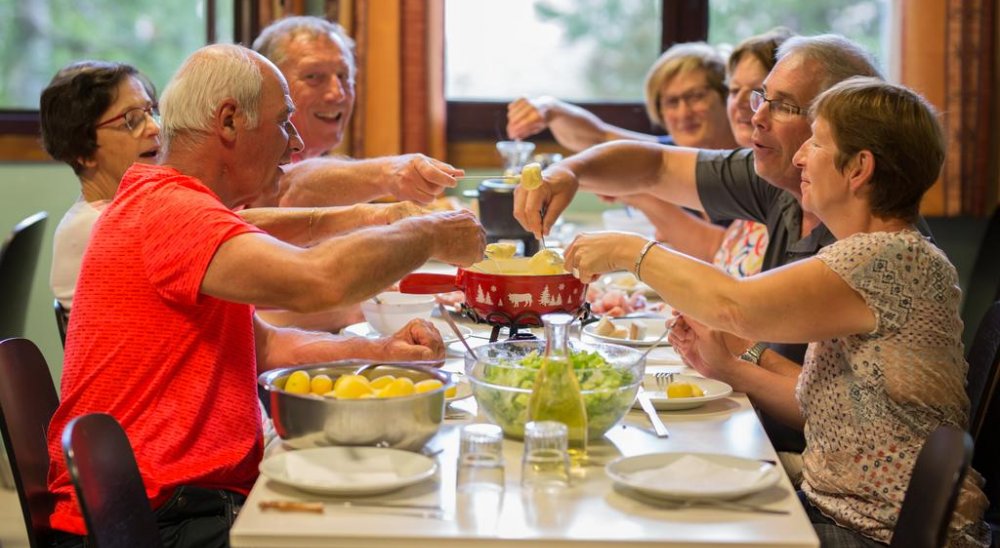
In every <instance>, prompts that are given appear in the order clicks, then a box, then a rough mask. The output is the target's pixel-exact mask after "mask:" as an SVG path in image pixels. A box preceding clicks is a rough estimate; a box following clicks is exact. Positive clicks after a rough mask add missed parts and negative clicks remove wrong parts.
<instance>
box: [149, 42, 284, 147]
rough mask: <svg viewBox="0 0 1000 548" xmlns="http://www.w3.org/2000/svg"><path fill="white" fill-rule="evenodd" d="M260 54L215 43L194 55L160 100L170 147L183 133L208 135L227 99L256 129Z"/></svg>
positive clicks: (165, 139) (166, 137)
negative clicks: (231, 101)
mask: <svg viewBox="0 0 1000 548" xmlns="http://www.w3.org/2000/svg"><path fill="white" fill-rule="evenodd" d="M260 61H264V62H265V63H266V62H268V61H266V60H265V59H264V58H263V57H261V56H260V55H259V54H257V53H255V52H253V51H251V50H249V49H247V48H245V47H243V46H237V45H233V44H212V45H210V46H205V47H203V48H201V49H199V50H198V51H196V52H194V53H193V54H191V56H190V57H188V58H187V60H186V61H184V64H182V65H181V67H180V68H179V69H177V73H176V74H174V77H173V78H171V80H170V83H168V84H167V87H166V89H164V90H163V96H162V97H161V98H160V111H161V112H162V113H163V124H162V128H161V132H162V133H163V138H164V141H165V143H166V144H167V146H169V143H170V140H171V139H172V138H173V137H176V136H177V135H178V134H180V133H183V132H207V131H209V130H210V129H211V123H212V117H213V116H214V114H215V110H216V109H217V108H218V107H219V105H220V104H221V103H222V102H223V101H224V100H226V99H234V100H235V101H236V106H237V108H239V109H242V111H243V112H244V114H245V115H246V119H247V126H248V127H249V128H251V129H252V128H255V127H257V122H258V118H259V110H260V98H261V94H262V92H263V88H264V75H263V73H262V72H261V69H260Z"/></svg>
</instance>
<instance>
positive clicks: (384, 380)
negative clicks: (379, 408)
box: [368, 375, 396, 390]
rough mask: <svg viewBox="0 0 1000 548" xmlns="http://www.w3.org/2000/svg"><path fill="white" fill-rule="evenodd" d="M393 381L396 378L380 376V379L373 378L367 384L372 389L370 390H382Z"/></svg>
mask: <svg viewBox="0 0 1000 548" xmlns="http://www.w3.org/2000/svg"><path fill="white" fill-rule="evenodd" d="M394 380H396V377H394V376H392V375H382V376H381V377H375V378H374V379H372V381H371V382H370V383H368V384H369V386H371V387H372V390H382V389H383V388H385V387H386V386H389V383H391V382H392V381H394Z"/></svg>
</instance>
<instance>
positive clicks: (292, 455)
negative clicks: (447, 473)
mask: <svg viewBox="0 0 1000 548" xmlns="http://www.w3.org/2000/svg"><path fill="white" fill-rule="evenodd" d="M436 471H437V462H435V461H434V460H433V459H430V458H428V457H425V456H424V455H421V454H419V453H411V452H409V451H401V450H399V449H383V448H380V447H317V448H312V449H301V450H298V451H287V452H283V453H279V454H277V455H273V456H271V457H268V458H266V459H264V461H263V462H261V463H260V473H261V474H263V475H264V476H265V477H267V478H268V479H270V480H273V481H276V482H278V483H281V484H284V485H288V486H290V487H294V488H296V489H300V490H302V491H307V492H310V493H319V494H322V495H373V494H376V493H386V492H389V491H395V490H396V489H401V488H403V487H406V486H407V485H412V484H414V483H417V482H420V481H423V480H425V479H427V478H429V477H431V476H433V475H434V473H435V472H436Z"/></svg>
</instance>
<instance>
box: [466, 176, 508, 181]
mask: <svg viewBox="0 0 1000 548" xmlns="http://www.w3.org/2000/svg"><path fill="white" fill-rule="evenodd" d="M520 178H521V176H520V175H462V176H461V177H455V179H468V180H470V181H482V180H486V179H520Z"/></svg>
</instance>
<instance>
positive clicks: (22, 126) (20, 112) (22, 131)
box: [0, 0, 258, 138]
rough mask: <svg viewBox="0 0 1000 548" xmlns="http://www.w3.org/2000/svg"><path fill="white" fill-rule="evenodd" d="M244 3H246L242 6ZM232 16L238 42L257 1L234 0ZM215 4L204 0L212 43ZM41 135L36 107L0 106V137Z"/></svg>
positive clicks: (207, 33)
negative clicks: (244, 21) (233, 15)
mask: <svg viewBox="0 0 1000 548" xmlns="http://www.w3.org/2000/svg"><path fill="white" fill-rule="evenodd" d="M244 4H246V5H245V6H244ZM233 6H234V9H235V17H234V25H235V27H236V28H235V29H234V38H235V41H237V42H239V41H240V40H241V39H242V38H243V37H244V35H245V34H244V33H246V32H248V31H249V30H251V29H250V28H249V26H248V25H246V24H241V21H243V20H249V18H250V17H252V16H255V15H256V14H257V11H258V9H257V3H256V2H252V1H247V0H235V1H234V2H233ZM216 13H217V5H216V0H205V43H206V44H213V43H215V41H216V33H215V23H216ZM39 135H41V127H40V121H39V113H38V109H34V110H31V109H12V108H0V137H21V138H24V137H38V136H39Z"/></svg>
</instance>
